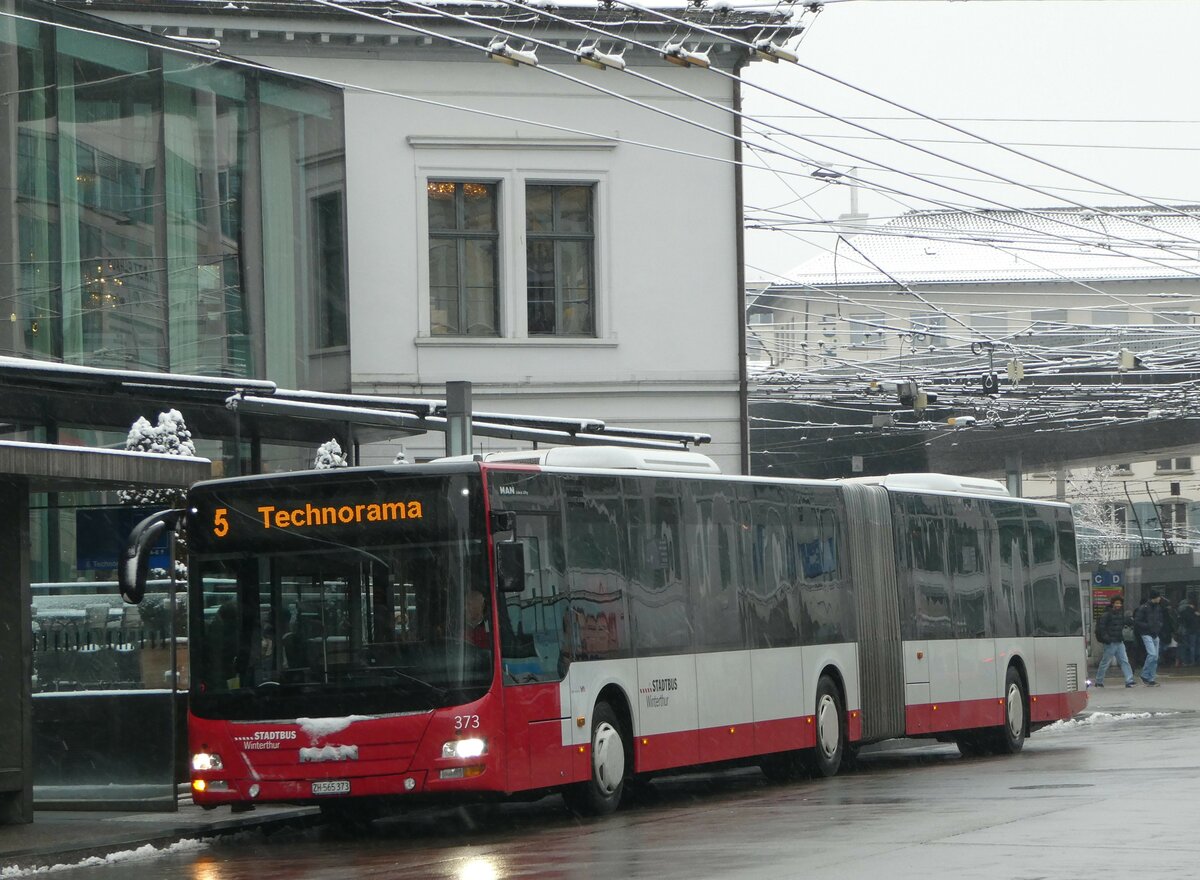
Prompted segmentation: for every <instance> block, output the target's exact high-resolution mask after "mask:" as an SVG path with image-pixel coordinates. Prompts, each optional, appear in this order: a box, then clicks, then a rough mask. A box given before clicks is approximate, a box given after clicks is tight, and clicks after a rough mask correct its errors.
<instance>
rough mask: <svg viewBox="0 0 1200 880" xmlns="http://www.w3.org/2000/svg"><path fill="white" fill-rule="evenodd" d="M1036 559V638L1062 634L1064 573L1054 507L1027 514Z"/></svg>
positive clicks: (1032, 587)
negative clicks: (1060, 559)
mask: <svg viewBox="0 0 1200 880" xmlns="http://www.w3.org/2000/svg"><path fill="white" fill-rule="evenodd" d="M1027 514H1028V516H1027V521H1028V525H1029V544H1030V550H1031V554H1030V555H1031V558H1032V562H1033V564H1032V568H1031V570H1030V575H1031V577H1030V583H1029V597H1028V601H1029V607H1030V609H1031V610H1032V612H1033V634H1034V635H1035V636H1057V635H1062V634H1063V633H1064V632H1065V630H1064V629H1063V606H1062V602H1063V595H1062V571H1061V568H1060V566H1059V562H1058V535H1057V530H1056V528H1055V516H1054V508H1052V507H1034V508H1031V509H1029V510H1028V511H1027Z"/></svg>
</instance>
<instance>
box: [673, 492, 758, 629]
mask: <svg viewBox="0 0 1200 880" xmlns="http://www.w3.org/2000/svg"><path fill="white" fill-rule="evenodd" d="M737 509H738V502H737V496H736V494H735V492H734V490H733V487H731V486H728V485H720V484H711V483H690V484H688V485H687V488H686V494H685V496H684V503H683V522H684V529H685V530H686V532H687V534H689V535H691V536H692V540H690V541H688V543H687V547H686V560H685V561H686V565H687V582H688V587H689V590H690V592H691V597H692V607H693V608H694V609H695V624H696V634H695V635H696V648H697V650H701V651H722V650H729V649H741V648H743V647H745V639H744V637H743V635H742V625H741V619H740V615H739V613H738V588H739V587H740V585H741V583H742V580H743V578H742V575H741V560H740V559H739V558H738V556H737V550H738V547H739V544H738V532H739V531H740V529H741V524H740V523H739V522H737V521H735V518H734V513H735V511H737Z"/></svg>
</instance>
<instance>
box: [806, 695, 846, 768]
mask: <svg viewBox="0 0 1200 880" xmlns="http://www.w3.org/2000/svg"><path fill="white" fill-rule="evenodd" d="M814 724H815V725H816V733H817V743H816V745H815V746H814V747H813V748H812V750H811V751H810V752H809V756H808V761H807V763H808V767H809V770H810V771H811V772H812V775H813V776H834V775H836V774H837V772H838V770H839V769H840V768H841V766H842V756H843V755H844V754H845V751H846V734H847V732H848V730H847V725H846V711H845V709H844V708H843V707H842V693H841V691H839V690H838V686H837V684H835V683H834V681H833V679H832V678H830V677H829V676H828V675H822V676H821V679H820V681H818V682H817V707H816V717H815V718H814Z"/></svg>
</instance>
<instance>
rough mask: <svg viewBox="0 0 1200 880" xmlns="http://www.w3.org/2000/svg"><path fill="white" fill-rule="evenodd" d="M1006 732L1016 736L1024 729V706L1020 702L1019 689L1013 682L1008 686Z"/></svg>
mask: <svg viewBox="0 0 1200 880" xmlns="http://www.w3.org/2000/svg"><path fill="white" fill-rule="evenodd" d="M1006 702H1007V703H1008V706H1007V711H1008V733H1009V736H1012V737H1014V738H1015V737H1018V736H1020V735H1021V731H1022V730H1024V729H1025V706H1024V704H1023V703H1022V702H1021V689H1020V688H1019V687H1017V686H1016V685H1015V684H1011V685H1009V686H1008V698H1007V700H1006Z"/></svg>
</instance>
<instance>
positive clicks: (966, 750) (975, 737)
mask: <svg viewBox="0 0 1200 880" xmlns="http://www.w3.org/2000/svg"><path fill="white" fill-rule="evenodd" d="M990 739H991V738H990V736H989V735H988V734H986V733H979V732H974V733H960V734H959V735H958V736H957V737H956V738H955V740H954V743H955V745H957V746H958V753H959V754H960V755H962V756H963V757H964V758H982V757H983V756H984V755H990V754H991V753H992V744H991V742H990Z"/></svg>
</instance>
